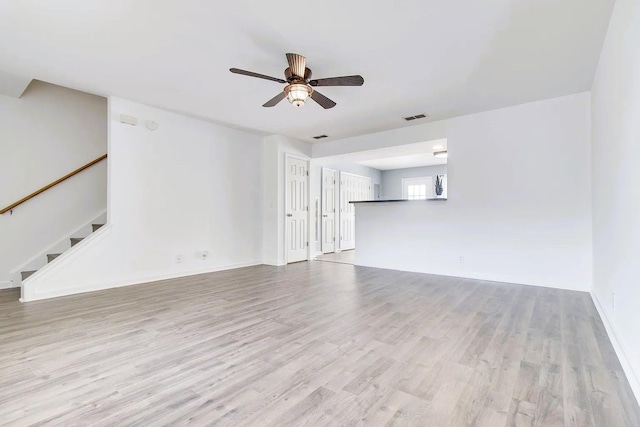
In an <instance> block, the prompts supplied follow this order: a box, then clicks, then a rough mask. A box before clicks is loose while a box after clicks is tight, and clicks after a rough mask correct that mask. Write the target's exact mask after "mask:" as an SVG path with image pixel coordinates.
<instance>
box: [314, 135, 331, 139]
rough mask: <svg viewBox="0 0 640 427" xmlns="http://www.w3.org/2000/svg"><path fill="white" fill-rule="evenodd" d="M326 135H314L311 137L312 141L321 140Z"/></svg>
mask: <svg viewBox="0 0 640 427" xmlns="http://www.w3.org/2000/svg"><path fill="white" fill-rule="evenodd" d="M327 136H328V135H316V136H314V137H313V139H323V138H326V137H327Z"/></svg>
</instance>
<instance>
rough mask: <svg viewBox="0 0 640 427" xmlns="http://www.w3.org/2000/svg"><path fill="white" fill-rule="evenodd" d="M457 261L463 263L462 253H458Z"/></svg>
mask: <svg viewBox="0 0 640 427" xmlns="http://www.w3.org/2000/svg"><path fill="white" fill-rule="evenodd" d="M458 262H459V263H460V264H464V257H463V256H462V255H460V256H459V257H458Z"/></svg>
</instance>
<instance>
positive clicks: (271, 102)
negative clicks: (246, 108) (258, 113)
mask: <svg viewBox="0 0 640 427" xmlns="http://www.w3.org/2000/svg"><path fill="white" fill-rule="evenodd" d="M286 96H287V94H286V93H284V91H282V92H280V93H279V94H277V95H276V96H274V97H273V98H271V99H270V100H268V101H267V102H265V103H264V104H262V106H263V107H275V106H276V104H278V102H280V101H282V100H283V99H284V98H285V97H286Z"/></svg>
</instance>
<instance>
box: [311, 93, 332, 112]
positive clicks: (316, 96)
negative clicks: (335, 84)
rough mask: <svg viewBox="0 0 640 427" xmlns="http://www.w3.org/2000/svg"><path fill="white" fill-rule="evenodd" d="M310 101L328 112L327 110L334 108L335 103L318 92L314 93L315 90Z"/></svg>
mask: <svg viewBox="0 0 640 427" xmlns="http://www.w3.org/2000/svg"><path fill="white" fill-rule="evenodd" d="M311 99H313V100H314V101H316V102H317V103H318V104H320V106H321V107H322V108H324V109H325V110H328V109H329V108H333V107H335V106H336V103H335V102H333V101H332V100H330V99H329V98H327V97H326V96H324V95H323V94H321V93H320V92H316V91H315V90H314V91H313V92H311Z"/></svg>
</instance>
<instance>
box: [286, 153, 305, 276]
mask: <svg viewBox="0 0 640 427" xmlns="http://www.w3.org/2000/svg"><path fill="white" fill-rule="evenodd" d="M289 159H296V160H302V161H304V162H306V163H307V261H310V260H311V258H310V253H311V244H310V243H309V239H310V238H311V234H310V233H311V222H310V221H309V213H310V212H311V209H310V207H309V204H310V203H311V199H310V198H311V194H310V193H309V190H310V188H311V187H310V181H311V180H310V176H311V173H310V169H311V159H310V158H309V157H306V156H300V155H297V154H292V153H284V177H283V180H284V189H283V191H284V198H283V203H284V206H283V209H282V221H283V222H284V245H283V249H284V264H285V265H287V264H289V227H287V206H289V192H288V191H287V185H288V180H287V174H288V173H289Z"/></svg>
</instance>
